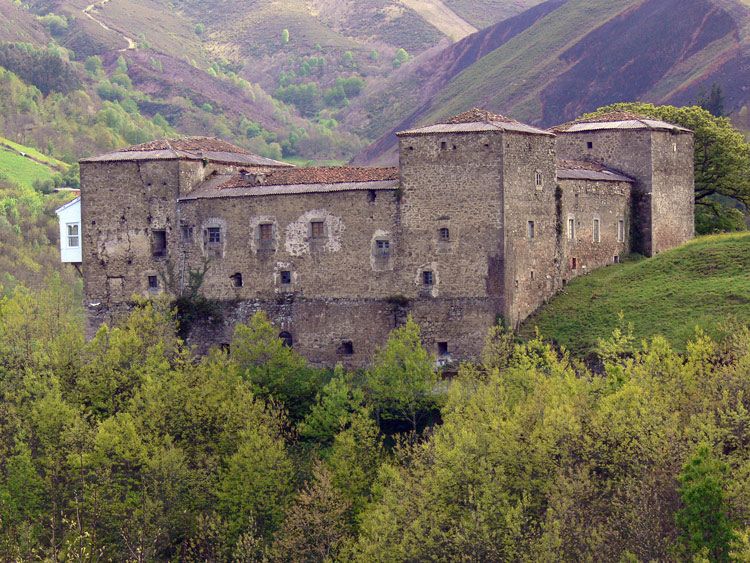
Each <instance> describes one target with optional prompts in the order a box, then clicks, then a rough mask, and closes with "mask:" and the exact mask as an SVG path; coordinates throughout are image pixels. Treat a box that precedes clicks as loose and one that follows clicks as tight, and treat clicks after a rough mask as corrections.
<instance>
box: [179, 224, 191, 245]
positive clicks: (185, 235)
mask: <svg viewBox="0 0 750 563" xmlns="http://www.w3.org/2000/svg"><path fill="white" fill-rule="evenodd" d="M180 231H181V233H182V242H192V241H193V227H190V226H187V225H186V226H183V227H182V229H181V230H180Z"/></svg>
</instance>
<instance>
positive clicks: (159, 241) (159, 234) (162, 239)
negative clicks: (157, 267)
mask: <svg viewBox="0 0 750 563" xmlns="http://www.w3.org/2000/svg"><path fill="white" fill-rule="evenodd" d="M151 237H152V238H151V245H152V246H151V253H152V254H153V255H154V256H156V257H159V256H166V255H167V231H163V230H159V231H151Z"/></svg>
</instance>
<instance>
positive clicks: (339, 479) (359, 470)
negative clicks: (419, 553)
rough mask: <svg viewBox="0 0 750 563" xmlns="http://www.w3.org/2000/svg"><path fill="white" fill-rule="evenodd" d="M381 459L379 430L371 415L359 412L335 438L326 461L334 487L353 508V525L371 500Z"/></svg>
mask: <svg viewBox="0 0 750 563" xmlns="http://www.w3.org/2000/svg"><path fill="white" fill-rule="evenodd" d="M383 456H384V452H383V441H382V437H381V436H380V432H379V430H378V427H377V425H376V424H375V421H374V420H373V419H372V416H371V413H370V411H369V410H367V409H361V410H360V411H359V412H357V413H356V414H355V415H354V417H353V418H352V421H351V424H350V425H349V426H348V427H347V428H345V429H343V430H341V431H340V432H339V433H338V434H337V435H336V438H335V439H334V442H333V446H332V448H331V452H330V454H329V456H328V458H327V460H326V463H327V466H328V468H329V469H330V470H331V476H332V482H333V485H334V486H335V487H336V489H338V490H339V491H340V492H341V494H342V495H343V496H344V498H345V499H346V500H347V502H349V503H350V504H351V506H352V514H351V520H352V522H354V519H355V518H356V516H357V514H359V512H360V511H361V510H362V509H363V507H364V506H365V504H366V503H367V502H368V500H369V498H370V491H371V488H372V484H373V482H374V481H375V477H376V475H377V472H378V467H379V466H380V463H381V462H382V460H383Z"/></svg>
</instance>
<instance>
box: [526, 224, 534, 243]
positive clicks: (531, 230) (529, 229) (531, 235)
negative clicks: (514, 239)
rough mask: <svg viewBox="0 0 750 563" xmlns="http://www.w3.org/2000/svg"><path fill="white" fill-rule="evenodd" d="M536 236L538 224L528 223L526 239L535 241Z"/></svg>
mask: <svg viewBox="0 0 750 563" xmlns="http://www.w3.org/2000/svg"><path fill="white" fill-rule="evenodd" d="M535 236H536V224H535V223H534V221H528V222H527V223H526V237H527V238H528V239H529V240H533V239H534V237H535Z"/></svg>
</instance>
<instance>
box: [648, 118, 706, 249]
mask: <svg viewBox="0 0 750 563" xmlns="http://www.w3.org/2000/svg"><path fill="white" fill-rule="evenodd" d="M651 147H652V156H651V158H652V162H653V182H652V188H651V189H652V196H651V221H652V227H651V228H652V241H653V242H652V248H651V251H652V253H653V254H657V253H659V252H663V251H664V250H669V249H670V248H674V247H675V246H679V245H681V244H684V243H685V242H687V241H689V240H690V239H692V238H693V236H695V216H694V213H695V203H694V200H695V179H694V169H693V153H694V148H693V136H692V135H689V134H685V133H681V134H673V133H671V132H668V131H654V132H653V133H652V141H651Z"/></svg>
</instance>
